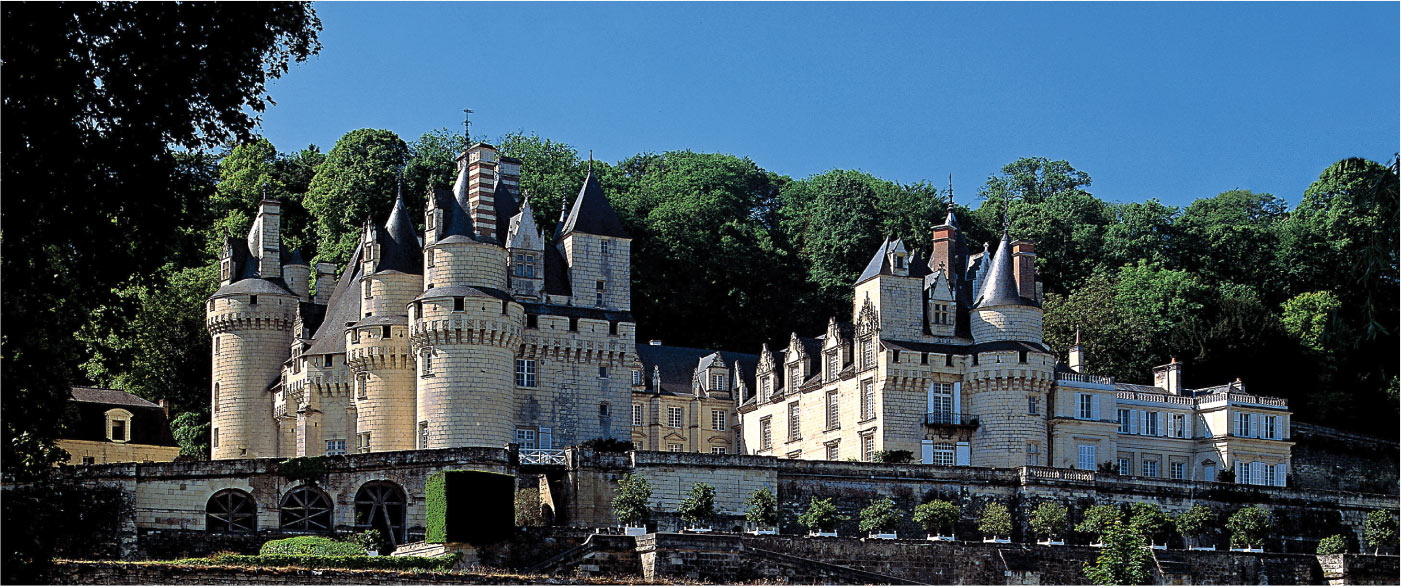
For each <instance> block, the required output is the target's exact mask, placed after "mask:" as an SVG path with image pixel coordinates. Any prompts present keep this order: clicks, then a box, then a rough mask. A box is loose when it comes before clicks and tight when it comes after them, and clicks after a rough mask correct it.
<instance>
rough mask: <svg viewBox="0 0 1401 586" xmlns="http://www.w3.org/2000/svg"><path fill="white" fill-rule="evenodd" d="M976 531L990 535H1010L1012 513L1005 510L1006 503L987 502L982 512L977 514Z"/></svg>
mask: <svg viewBox="0 0 1401 586" xmlns="http://www.w3.org/2000/svg"><path fill="white" fill-rule="evenodd" d="M978 531H982V532H983V535H987V536H992V537H997V536H1007V537H1011V536H1012V513H1010V512H1008V511H1007V505H1004V504H1002V503H988V504H987V506H985V507H983V512H982V513H980V514H979V515H978Z"/></svg>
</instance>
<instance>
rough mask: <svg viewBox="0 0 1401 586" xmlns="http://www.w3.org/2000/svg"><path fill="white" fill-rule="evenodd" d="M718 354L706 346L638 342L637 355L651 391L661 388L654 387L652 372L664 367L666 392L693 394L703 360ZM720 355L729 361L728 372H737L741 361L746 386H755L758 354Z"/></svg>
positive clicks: (722, 353)
mask: <svg viewBox="0 0 1401 586" xmlns="http://www.w3.org/2000/svg"><path fill="white" fill-rule="evenodd" d="M714 353H715V351H714V350H706V349H703V348H687V347H683V346H652V345H650V344H638V345H637V358H638V360H640V361H641V362H642V384H643V386H644V387H645V388H646V389H647V390H648V391H651V392H657V391H658V389H654V388H652V387H653V384H652V372H653V367H660V369H661V379H662V388H661V389H660V392H661V393H662V394H669V395H690V394H692V391H691V382H692V377H693V376H694V375H695V372H696V368H697V367H698V366H699V365H700V361H701V359H702V358H705V357H706V356H709V355H711V354H714ZM720 357H721V358H723V359H724V360H725V364H726V366H727V368H726V372H728V373H730V374H731V375H733V374H734V368H735V362H736V361H738V362H739V365H740V373H741V377H742V378H741V381H742V382H743V383H744V385H745V386H746V387H748V388H750V389H753V388H754V366H755V365H757V364H758V363H759V356H758V355H756V354H743V353H740V352H723V351H722V352H720ZM731 388H734V387H733V386H732V387H731Z"/></svg>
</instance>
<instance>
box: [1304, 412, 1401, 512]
mask: <svg viewBox="0 0 1401 586" xmlns="http://www.w3.org/2000/svg"><path fill="white" fill-rule="evenodd" d="M1290 433H1291V437H1290V439H1292V440H1294V448H1293V450H1292V454H1291V458H1290V460H1291V468H1292V470H1291V471H1292V472H1293V476H1292V477H1291V478H1290V479H1289V482H1290V485H1291V486H1296V487H1299V488H1309V489H1332V490H1347V491H1357V492H1376V493H1383V494H1391V495H1395V494H1397V479H1398V477H1401V469H1398V466H1397V462H1398V460H1401V456H1398V453H1399V452H1401V447H1398V444H1397V442H1396V440H1395V439H1391V440H1387V439H1383V438H1378V437H1372V436H1366V435H1361V434H1355V433H1348V432H1345V431H1339V430H1336V429H1331V428H1327V427H1322V426H1319V425H1313V424H1309V423H1303V422H1300V421H1298V420H1297V419H1296V420H1294V422H1293V425H1292V427H1291V428H1290Z"/></svg>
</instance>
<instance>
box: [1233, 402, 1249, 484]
mask: <svg viewBox="0 0 1401 586" xmlns="http://www.w3.org/2000/svg"><path fill="white" fill-rule="evenodd" d="M1236 436H1237V437H1250V414H1249V413H1237V414H1236ZM1242 484H1244V483H1242Z"/></svg>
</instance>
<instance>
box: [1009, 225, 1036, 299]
mask: <svg viewBox="0 0 1401 586" xmlns="http://www.w3.org/2000/svg"><path fill="white" fill-rule="evenodd" d="M1012 260H1013V266H1014V270H1013V271H1012V272H1013V273H1014V274H1015V275H1016V277H1017V294H1018V295H1021V296H1022V297H1025V298H1027V299H1031V300H1033V301H1035V302H1037V303H1040V302H1041V299H1040V296H1039V295H1037V292H1036V245H1034V244H1032V243H1030V242H1027V241H1026V240H1018V241H1016V242H1013V243H1012Z"/></svg>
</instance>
